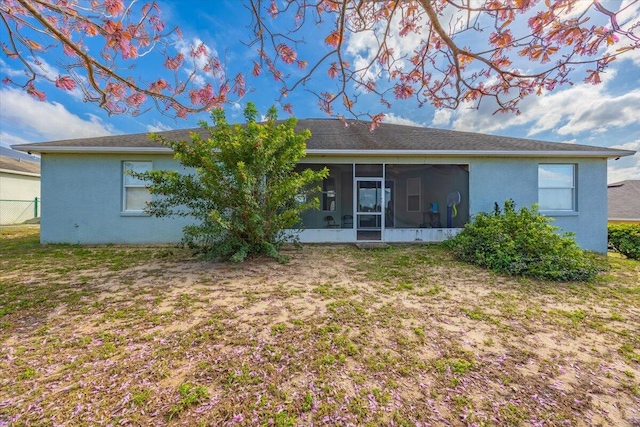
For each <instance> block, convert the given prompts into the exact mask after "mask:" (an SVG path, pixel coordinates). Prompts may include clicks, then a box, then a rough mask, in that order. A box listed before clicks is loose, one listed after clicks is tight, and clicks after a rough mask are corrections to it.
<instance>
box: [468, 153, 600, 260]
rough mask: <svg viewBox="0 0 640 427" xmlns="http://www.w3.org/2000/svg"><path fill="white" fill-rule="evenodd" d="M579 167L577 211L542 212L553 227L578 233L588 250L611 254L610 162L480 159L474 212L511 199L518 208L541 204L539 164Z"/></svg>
mask: <svg viewBox="0 0 640 427" xmlns="http://www.w3.org/2000/svg"><path fill="white" fill-rule="evenodd" d="M548 163H561V164H573V165H576V167H577V170H576V190H575V191H576V209H577V210H576V212H544V211H543V212H542V213H544V214H545V215H548V216H550V217H552V218H554V221H553V222H552V224H553V225H554V226H557V227H560V228H561V229H562V230H564V231H571V232H574V233H576V236H575V238H576V242H577V243H578V244H579V245H580V246H581V247H582V248H584V249H588V250H593V251H597V252H606V251H607V184H606V183H607V162H606V159H598V158H595V159H572V158H567V159H554V160H550V159H546V158H540V159H507V158H496V159H477V160H474V161H473V162H472V164H471V166H470V170H469V187H470V190H469V193H470V202H469V205H470V213H471V215H472V216H473V215H474V214H477V213H479V212H491V211H493V208H494V203H495V202H497V203H498V204H500V205H501V206H502V204H503V203H504V201H505V200H507V199H509V198H511V199H513V200H514V201H515V202H516V206H517V207H518V208H520V207H523V206H526V207H529V206H531V205H532V204H533V203H537V202H538V165H539V164H548Z"/></svg>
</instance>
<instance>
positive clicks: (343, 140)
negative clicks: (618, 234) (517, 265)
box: [16, 119, 633, 252]
mask: <svg viewBox="0 0 640 427" xmlns="http://www.w3.org/2000/svg"><path fill="white" fill-rule="evenodd" d="M298 127H299V128H300V129H310V130H311V132H312V137H311V138H310V139H309V141H308V143H307V157H306V158H305V159H304V162H303V163H301V164H300V165H299V166H298V167H299V168H300V169H304V168H308V167H311V168H322V167H325V166H326V167H327V168H328V169H329V171H330V175H329V177H328V178H327V179H325V180H324V181H323V182H322V184H321V187H322V191H321V193H320V194H318V198H319V199H320V202H321V206H320V210H318V211H310V212H306V213H305V214H304V216H303V219H302V224H301V225H302V227H303V229H302V231H299V232H298V237H299V238H300V240H301V241H302V242H341V243H346V242H358V241H360V242H364V241H366V242H371V241H373V242H379V241H381V242H415V241H422V242H433V241H442V240H444V239H446V238H447V237H448V236H450V235H453V234H455V233H457V232H458V231H459V230H460V229H461V228H462V227H463V226H464V224H465V223H466V222H467V221H468V220H469V218H471V217H472V216H473V215H474V214H476V213H479V212H483V211H484V212H486V211H492V210H493V208H494V204H495V203H499V204H502V203H503V202H504V201H505V200H506V199H509V198H510V199H513V200H515V202H516V204H517V205H518V206H529V205H531V204H533V203H539V208H540V211H541V212H543V213H544V214H545V215H549V216H551V217H553V218H554V219H555V223H554V224H555V225H556V226H558V227H561V228H562V229H563V230H565V231H572V232H575V233H576V239H577V241H578V243H579V244H580V245H581V246H582V247H584V248H586V249H591V250H595V251H600V252H604V251H606V248H607V231H606V223H607V186H606V179H607V159H609V158H617V157H620V156H626V155H631V154H633V152H632V151H624V150H612V149H606V148H600V147H592V146H582V145H576V144H559V143H551V142H545V141H533V140H526V139H517V138H506V137H497V136H491V135H483V134H477V133H468V132H455V131H448V130H440V129H429V128H419V127H411V126H400V125H392V124H383V125H381V126H380V127H379V128H378V129H377V130H376V131H374V132H369V127H368V125H367V124H365V123H358V122H354V123H350V124H349V126H345V124H344V123H343V122H341V121H339V120H330V119H325V120H321V119H308V120H300V121H299V123H298ZM189 131H193V132H203V131H202V130H201V129H192V130H182V131H168V132H163V133H162V134H163V136H164V137H165V138H168V139H188V138H189ZM16 148H18V149H20V150H22V151H31V152H37V153H41V155H42V177H43V179H42V195H43V199H44V210H43V214H42V225H41V240H42V242H43V243H51V242H69V243H135V244H141V243H168V242H177V241H180V239H181V236H182V227H183V226H184V225H186V224H188V223H189V219H185V218H155V217H151V216H149V215H148V214H146V213H145V211H144V207H145V203H146V202H147V201H148V200H150V197H151V196H150V194H149V192H148V190H147V189H146V188H145V183H144V182H140V181H138V180H136V179H134V178H133V177H131V176H130V175H129V174H128V173H127V172H126V171H128V170H135V171H145V170H150V169H169V170H180V171H182V172H183V173H189V172H190V171H188V170H185V169H183V168H182V167H181V166H180V165H179V164H178V163H177V161H175V160H174V159H173V155H172V152H171V150H170V149H168V148H167V147H165V146H162V145H160V144H157V143H155V142H152V141H149V140H148V138H147V135H146V134H137V135H119V136H109V137H100V138H90V139H83V140H67V141H55V142H46V143H39V144H29V145H22V146H17V147H16Z"/></svg>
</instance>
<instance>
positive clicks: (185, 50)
mask: <svg viewBox="0 0 640 427" xmlns="http://www.w3.org/2000/svg"><path fill="white" fill-rule="evenodd" d="M200 45H204V50H205V54H204V55H202V56H200V57H193V56H191V51H192V49H193V48H196V47H198V46H200ZM175 48H176V50H177V51H178V52H179V53H181V54H183V55H184V65H183V67H182V70H183V71H184V72H185V73H186V74H187V75H188V76H189V77H190V78H191V81H192V82H193V84H194V85H195V86H197V87H202V86H204V85H205V83H206V80H205V76H206V75H205V74H204V73H203V72H202V71H200V70H202V69H203V68H204V67H205V66H206V65H207V61H208V58H210V57H217V56H218V52H217V51H216V50H215V49H212V48H211V47H209V46H208V45H207V44H206V43H204V42H203V41H202V40H201V39H199V38H198V37H194V38H193V39H192V40H185V39H180V40H178V42H177V43H176V45H175ZM194 70H195V73H194Z"/></svg>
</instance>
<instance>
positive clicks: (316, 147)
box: [14, 119, 633, 157]
mask: <svg viewBox="0 0 640 427" xmlns="http://www.w3.org/2000/svg"><path fill="white" fill-rule="evenodd" d="M348 124H349V125H348V126H345V123H344V122H342V121H340V120H337V119H301V120H299V121H298V129H309V130H311V134H312V136H311V138H310V139H309V140H308V141H307V151H308V152H309V153H314V152H315V153H321V152H336V151H338V152H341V151H342V152H347V151H369V152H372V151H375V152H386V153H388V154H393V152H433V154H438V152H442V153H445V152H446V153H448V154H450V155H455V154H456V153H457V152H460V153H468V154H473V153H479V152H483V153H486V152H488V154H489V155H490V154H491V153H496V154H497V153H505V152H509V153H513V154H518V153H535V152H544V153H545V154H551V155H553V153H556V154H557V155H563V154H564V155H569V154H572V155H584V156H589V155H592V156H596V155H598V156H604V157H617V156H625V155H631V154H633V151H625V150H613V149H608V148H602V147H594V146H589V145H579V144H563V143H557V142H548V141H536V140H531V139H524V138H511V137H504V136H495V135H485V134H480V133H471V132H458V131H452V130H443V129H433V128H424V127H415V126H403V125H396V124H389V123H382V124H381V125H380V126H379V127H378V128H377V129H376V130H375V131H374V132H370V131H369V126H370V124H369V123H366V122H355V121H353V122H352V121H349V122H348ZM189 132H196V133H200V134H201V135H204V133H205V132H206V131H204V130H203V129H200V128H196V129H183V130H171V131H164V132H158V134H159V135H162V136H164V137H165V138H167V139H170V140H171V139H174V140H176V139H177V140H179V139H187V138H188V137H189ZM14 148H15V149H18V150H20V151H33V152H47V151H77V152H83V151H86V152H90V151H97V150H98V149H101V148H104V149H105V150H100V151H106V150H108V149H111V150H113V151H118V150H122V151H134V149H140V151H152V150H153V149H157V150H158V151H161V150H163V149H164V150H166V151H168V150H167V148H166V147H164V146H162V145H161V144H159V143H157V142H155V141H150V140H149V137H148V134H146V133H141V134H130V135H111V136H102V137H97V138H85V139H68V140H62V141H52V142H42V143H36V144H26V145H16V146H14Z"/></svg>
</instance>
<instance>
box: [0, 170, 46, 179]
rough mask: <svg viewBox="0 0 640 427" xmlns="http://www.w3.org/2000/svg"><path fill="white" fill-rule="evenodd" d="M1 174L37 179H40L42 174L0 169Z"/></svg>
mask: <svg viewBox="0 0 640 427" xmlns="http://www.w3.org/2000/svg"><path fill="white" fill-rule="evenodd" d="M0 173H10V174H13V175H24V176H33V177H36V178H40V174H39V173H32V172H23V171H17V170H13V169H0Z"/></svg>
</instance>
